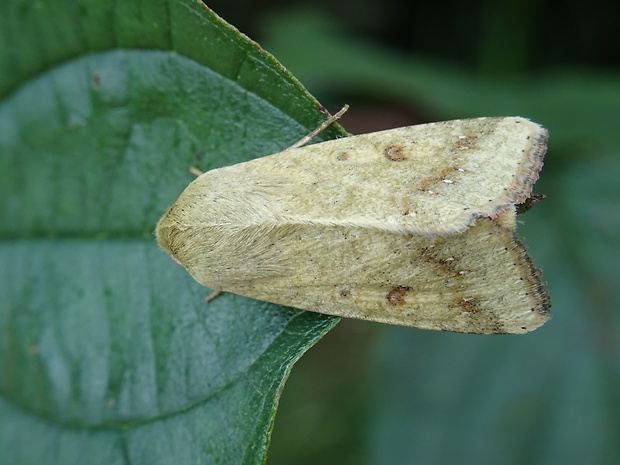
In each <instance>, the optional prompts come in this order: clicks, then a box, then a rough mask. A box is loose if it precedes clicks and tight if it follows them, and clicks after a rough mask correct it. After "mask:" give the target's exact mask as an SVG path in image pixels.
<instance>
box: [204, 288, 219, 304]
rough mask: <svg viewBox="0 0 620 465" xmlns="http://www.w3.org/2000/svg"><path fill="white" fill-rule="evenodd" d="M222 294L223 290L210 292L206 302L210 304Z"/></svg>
mask: <svg viewBox="0 0 620 465" xmlns="http://www.w3.org/2000/svg"><path fill="white" fill-rule="evenodd" d="M221 294H222V291H213V292H212V293H211V294H209V295H208V296H207V297H206V298H205V302H206V303H208V304H209V303H211V302H213V301H214V300H215V299H217V298H218V297H219V296H220V295H221Z"/></svg>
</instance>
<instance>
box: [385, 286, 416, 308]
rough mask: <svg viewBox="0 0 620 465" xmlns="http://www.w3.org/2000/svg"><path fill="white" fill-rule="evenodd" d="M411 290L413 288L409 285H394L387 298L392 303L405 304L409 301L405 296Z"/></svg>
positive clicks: (398, 305)
mask: <svg viewBox="0 0 620 465" xmlns="http://www.w3.org/2000/svg"><path fill="white" fill-rule="evenodd" d="M410 290H411V288H410V287H409V286H394V287H393V288H391V289H390V290H389V291H388V293H387V294H386V296H385V298H386V299H387V301H388V303H389V304H390V305H394V306H395V307H400V306H401V305H405V304H406V303H407V302H406V301H405V296H406V295H407V292H409V291H410Z"/></svg>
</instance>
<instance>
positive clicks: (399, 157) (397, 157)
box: [383, 145, 407, 161]
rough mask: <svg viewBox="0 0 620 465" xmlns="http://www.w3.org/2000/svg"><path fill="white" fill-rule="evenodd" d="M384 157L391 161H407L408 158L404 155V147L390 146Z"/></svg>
mask: <svg viewBox="0 0 620 465" xmlns="http://www.w3.org/2000/svg"><path fill="white" fill-rule="evenodd" d="M383 156H384V157H385V158H387V159H388V160H390V161H405V160H406V159H407V157H406V156H405V154H404V153H403V146H402V145H390V146H388V147H386V148H385V150H383Z"/></svg>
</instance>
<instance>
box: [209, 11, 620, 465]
mask: <svg viewBox="0 0 620 465" xmlns="http://www.w3.org/2000/svg"><path fill="white" fill-rule="evenodd" d="M291 3H293V4H294V5H293V6H291ZM209 4H210V5H211V6H212V7H213V8H214V9H215V10H216V11H218V13H219V14H222V15H224V16H225V17H226V18H227V20H229V21H231V22H232V23H233V24H235V25H236V26H238V27H242V28H243V30H244V32H248V33H250V34H252V37H253V38H255V39H257V40H259V41H260V43H261V45H263V46H264V47H265V48H266V49H267V50H269V51H270V52H271V53H273V54H274V55H275V56H276V57H277V58H278V59H279V60H281V62H282V63H283V64H284V65H285V66H286V67H287V68H288V69H289V70H291V71H292V72H293V73H294V74H295V75H296V76H297V77H298V78H299V79H300V80H301V81H302V82H303V83H304V85H306V86H307V87H308V89H309V90H310V91H311V92H312V93H313V94H314V95H315V96H317V97H319V99H320V100H321V101H322V103H323V104H325V105H327V106H328V107H329V108H338V107H339V106H341V105H342V104H343V103H349V104H351V110H350V111H349V114H348V115H347V116H345V118H344V119H343V125H344V126H345V127H346V128H347V129H348V130H349V131H350V132H353V133H357V132H367V131H371V130H377V129H383V128H387V127H395V126H399V125H407V124H414V123H416V122H425V121H432V120H441V119H450V118H466V117H473V116H479V115H489V116H490V115H520V116H526V117H528V118H531V119H533V120H534V121H537V122H539V123H541V124H543V125H544V126H546V127H547V128H548V129H549V131H550V134H551V137H550V142H549V152H548V155H547V158H546V164H545V168H544V169H543V172H542V177H541V179H540V180H539V182H538V183H537V185H536V187H535V190H536V192H538V193H545V194H546V195H547V199H546V200H545V201H544V202H541V203H540V204H538V205H536V208H534V209H533V210H532V211H530V212H528V213H527V214H526V215H524V217H523V218H522V221H523V222H524V224H523V225H522V227H521V228H520V232H521V234H522V235H523V236H525V238H526V243H527V245H528V247H529V249H530V252H531V254H532V256H533V257H534V260H535V262H536V264H537V265H538V266H539V267H541V268H542V269H543V271H544V278H545V279H546V280H547V281H548V283H549V291H550V293H551V297H552V303H553V307H552V311H553V313H554V318H553V319H552V320H551V321H550V322H549V323H548V324H547V325H545V326H544V327H542V328H540V329H539V330H537V331H536V332H534V333H532V334H528V335H526V336H517V337H498V338H496V337H477V336H469V335H454V334H442V333H433V332H422V331H415V330H411V329H404V328H393V327H386V326H379V325H372V324H368V323H363V322H351V321H342V322H341V323H340V324H339V325H338V326H337V327H336V328H335V329H334V330H332V331H331V332H330V333H329V334H328V335H327V336H326V337H325V338H324V339H323V340H322V341H321V343H320V344H318V345H317V346H316V347H315V348H314V349H313V350H312V351H311V352H310V353H308V354H307V355H306V356H305V357H304V358H303V359H302V360H301V361H300V362H299V363H298V365H296V367H295V370H294V371H293V375H292V376H291V379H290V380H289V382H288V383H287V389H286V390H285V391H284V394H283V398H282V401H281V407H280V410H279V413H278V416H277V417H276V424H275V429H274V436H273V438H272V446H271V448H270V452H269V459H268V463H270V464H271V465H276V464H279V463H297V464H306V463H307V464H310V463H322V464H331V463H333V464H336V463H337V464H349V463H350V464H359V463H366V464H383V463H391V464H406V463H407V464H408V463H423V464H440V463H459V464H464V463H465V464H467V463H472V464H473V463H476V464H487V463H488V464H494V463H509V464H513V463H514V464H522V463H528V464H557V463H562V464H582V463H591V464H601V465H602V464H605V465H607V464H609V465H612V464H616V463H620V445H619V444H618V441H617V438H618V437H620V396H618V392H620V345H619V344H620V343H619V341H620V286H619V284H620V283H619V280H618V276H620V265H619V263H620V253H619V252H620V250H619V245H620V244H619V242H620V234H619V233H618V231H620V183H618V179H620V149H619V148H618V144H617V142H616V131H617V125H618V123H619V122H620V70H619V69H618V65H619V64H620V49H618V48H617V47H616V46H615V44H616V43H617V40H618V37H617V36H618V34H617V27H616V24H615V22H616V19H617V17H618V13H619V8H620V6H619V4H616V3H612V2H602V1H593V2H587V3H585V2H577V1H574V2H567V1H565V2H557V1H556V2H552V1H535V0H528V1H525V2H492V1H479V2H467V3H463V2H455V1H452V2H450V1H449V2H440V3H437V2H434V3H433V2H412V3H407V4H405V2H401V1H396V0H385V1H381V2H377V1H374V0H366V1H365V0H360V1H355V2H353V1H346V0H342V1H329V2H327V1H325V2H322V1H321V0H318V1H313V2H312V4H311V5H310V4H309V2H302V1H298V2H286V5H284V3H283V2H277V1H271V2H268V1H267V2H258V3H256V2H249V1H241V0H238V1H227V2H226V4H224V2H218V1H217V0H214V1H210V2H209ZM220 4H221V5H220ZM360 358H363V359H364V361H360Z"/></svg>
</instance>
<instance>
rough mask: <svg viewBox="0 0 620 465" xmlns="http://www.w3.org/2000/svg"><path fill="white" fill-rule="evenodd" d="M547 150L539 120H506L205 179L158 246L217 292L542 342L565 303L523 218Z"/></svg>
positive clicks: (387, 139) (370, 140)
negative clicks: (553, 309)
mask: <svg viewBox="0 0 620 465" xmlns="http://www.w3.org/2000/svg"><path fill="white" fill-rule="evenodd" d="M546 142H547V131H546V130H545V129H544V128H542V127H541V126H539V125H538V124H535V123H533V122H531V121H529V120H527V119H524V118H519V117H500V118H476V119H464V120H454V121H445V122H439V123H431V124H422V125H416V126H410V127H404V128H398V129H391V130H387V131H380V132H375V133H371V134H363V135H356V136H350V137H346V138H341V139H336V140H331V141H327V142H321V143H317V144H313V145H306V146H303V147H295V148H293V149H291V150H285V151H283V152H280V153H277V154H274V155H270V156H266V157H263V158H258V159H254V160H251V161H248V162H245V163H240V164H237V165H233V166H228V167H224V168H220V169H214V170H211V171H208V172H206V173H204V174H202V175H200V176H199V177H198V178H196V179H195V180H194V181H193V182H192V183H191V184H189V186H188V187H187V188H186V189H185V191H184V192H183V193H182V194H181V196H180V197H179V199H178V200H177V201H176V203H175V204H174V205H172V207H170V209H169V210H168V211H167V212H166V213H165V214H164V215H163V217H162V218H161V219H160V221H159V223H158V225H157V229H156V237H157V241H158V243H159V245H160V246H161V248H162V249H163V250H165V251H166V252H167V253H168V254H170V255H171V256H172V257H173V258H174V259H175V260H176V261H177V262H179V263H180V264H181V265H182V266H184V267H185V268H186V269H187V271H188V272H189V273H190V274H191V275H192V276H193V277H194V279H195V280H196V281H198V282H199V283H200V284H203V285H204V286H207V287H209V288H211V289H214V290H219V291H227V292H233V293H236V294H240V295H243V296H247V297H251V298H254V299H259V300H263V301H267V302H273V303H276V304H281V305H286V306H290V307H295V308H299V309H304V310H310V311H314V312H320V313H325V314H329V315H337V316H342V317H348V318H360V319H363V320H371V321H377V322H381V323H391V324H397V325H404V326H412V327H416V328H423V329H437V330H445V331H455V332H464V333H477V334H514V333H526V332H528V331H531V330H533V329H535V328H538V327H539V326H541V325H542V324H543V323H545V322H546V321H547V320H548V319H549V318H550V313H549V307H550V300H549V296H548V294H547V292H546V290H545V287H544V283H543V282H542V281H541V272H540V271H539V270H538V269H537V268H536V267H535V266H534V264H533V262H532V260H531V259H530V257H529V256H528V255H527V253H526V249H525V247H524V246H523V244H522V242H521V241H520V240H519V238H518V237H517V236H516V220H517V213H516V207H517V206H519V205H521V204H523V203H524V202H526V201H527V200H528V199H529V198H530V196H531V192H532V186H533V184H534V182H535V181H536V180H537V179H538V175H539V171H540V169H541V167H542V165H543V155H544V153H545V151H546ZM299 145H301V144H299Z"/></svg>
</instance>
